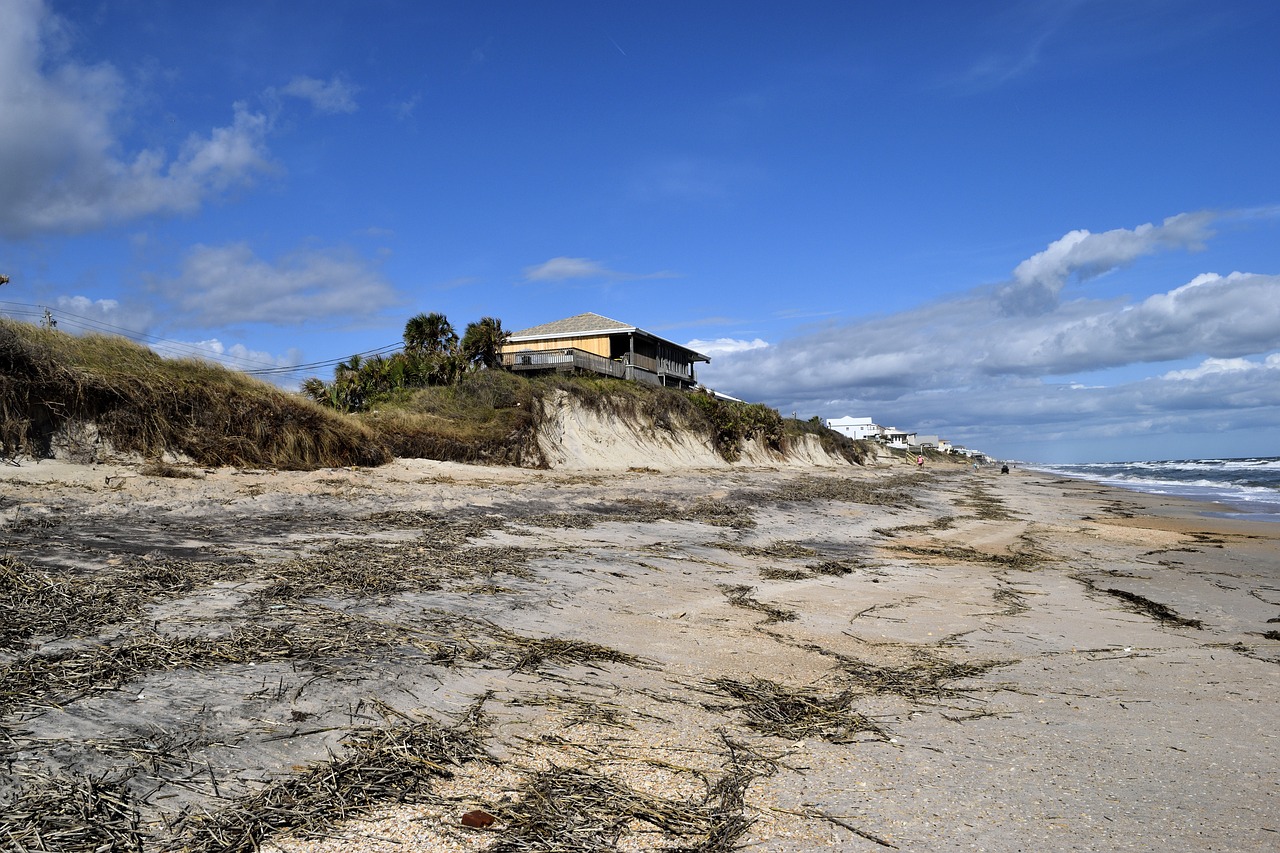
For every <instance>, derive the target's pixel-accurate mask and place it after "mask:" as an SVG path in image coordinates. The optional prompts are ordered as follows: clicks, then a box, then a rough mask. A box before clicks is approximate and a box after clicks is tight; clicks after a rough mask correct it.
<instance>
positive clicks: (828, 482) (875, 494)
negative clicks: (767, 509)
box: [766, 476, 919, 508]
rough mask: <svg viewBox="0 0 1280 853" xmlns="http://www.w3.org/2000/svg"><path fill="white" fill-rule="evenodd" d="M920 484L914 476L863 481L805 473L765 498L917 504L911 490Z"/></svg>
mask: <svg viewBox="0 0 1280 853" xmlns="http://www.w3.org/2000/svg"><path fill="white" fill-rule="evenodd" d="M918 483H919V479H918V478H915V477H893V478H891V479H887V480H860V479H849V478H845V477H815V476H803V477H797V478H796V479H794V480H792V481H790V482H788V483H784V484H783V485H781V486H779V487H778V488H777V489H775V490H773V491H772V492H771V493H769V494H768V495H767V496H766V499H767V500H770V501H778V502H786V503H813V502H815V501H844V502H846V503H860V504H871V505H874V506H891V507H897V508H905V507H911V506H916V505H917V502H916V499H915V497H914V496H913V494H912V490H913V488H914V487H915V486H916V485H918Z"/></svg>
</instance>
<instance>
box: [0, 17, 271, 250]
mask: <svg viewBox="0 0 1280 853" xmlns="http://www.w3.org/2000/svg"><path fill="white" fill-rule="evenodd" d="M60 25H61V24H60V21H59V19H57V18H56V17H55V16H53V15H52V14H51V13H50V12H49V11H48V9H47V8H46V6H45V4H44V3H43V2H40V0H11V1H10V2H5V3H0V105H2V107H3V109H2V110H0V114H2V115H3V121H0V234H4V235H6V236H11V237H20V236H23V235H26V234H30V233H33V232H39V231H63V232H75V231H83V230H88V229H92V228H98V227H101V226H103V225H105V224H107V223H110V222H115V221H119V220H122V219H133V218H137V217H142V216H147V215H152V214H168V213H183V212H190V211H194V210H196V209H198V208H199V207H200V205H201V204H202V203H203V202H204V200H205V199H207V198H208V197H210V196H211V195H214V194H216V193H218V192H221V191H224V190H226V189H227V188H229V187H232V186H238V185H244V184H248V183H251V182H252V180H253V179H254V177H255V176H256V175H258V174H259V173H262V172H264V171H267V170H268V169H269V162H268V155H267V151H266V147H265V144H264V139H265V136H266V132H267V124H268V123H267V120H266V118H265V117H264V116H262V115H260V114H257V113H253V112H250V111H249V110H248V109H247V108H246V107H245V105H243V104H236V105H234V107H233V113H234V117H233V120H232V123H231V124H230V125H228V126H226V127H220V128H214V129H213V130H211V131H210V132H209V133H208V134H207V135H201V134H191V135H190V136H189V137H188V138H187V140H186V142H185V143H183V145H182V146H181V148H180V150H179V151H178V152H177V153H176V154H170V153H169V152H166V151H164V150H161V149H157V148H146V149H141V150H136V151H133V152H132V153H130V152H128V151H127V150H126V148H127V147H126V144H125V142H124V140H123V139H121V138H120V137H119V136H118V134H117V132H116V128H115V122H116V120H117V118H120V117H122V116H121V113H122V111H123V104H124V94H125V81H124V80H123V78H122V77H121V75H120V73H119V72H118V71H117V70H116V69H115V68H114V67H112V66H111V65H108V64H99V65H93V66H88V65H81V64H78V63H75V62H73V61H69V60H68V61H61V62H58V61H57V60H58V59H59V57H55V56H52V55H50V54H51V53H52V51H51V50H50V49H49V43H50V41H51V37H52V35H53V34H54V33H56V31H57V30H58V28H59V27H60Z"/></svg>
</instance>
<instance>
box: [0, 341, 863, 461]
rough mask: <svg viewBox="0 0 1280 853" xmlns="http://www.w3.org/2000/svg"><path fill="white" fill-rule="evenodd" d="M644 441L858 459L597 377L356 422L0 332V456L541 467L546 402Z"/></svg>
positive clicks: (418, 397) (136, 357) (172, 362)
mask: <svg viewBox="0 0 1280 853" xmlns="http://www.w3.org/2000/svg"><path fill="white" fill-rule="evenodd" d="M563 395H568V396H569V397H570V398H571V399H572V400H573V401H574V402H575V403H576V404H578V405H581V406H583V407H584V408H587V409H589V410H591V411H593V412H595V413H597V414H599V415H601V416H604V417H611V418H616V419H618V420H621V421H624V422H629V423H632V424H638V425H641V426H642V427H644V428H646V429H652V430H655V431H667V432H672V433H675V432H689V433H692V434H693V435H695V436H699V437H702V438H704V439H705V440H706V441H707V442H708V444H709V445H710V446H711V447H713V448H714V449H715V450H716V451H717V452H718V453H719V454H720V455H721V456H722V457H723V458H724V459H726V460H728V461H730V462H734V461H737V460H738V459H740V458H741V456H742V453H743V452H744V449H745V447H746V444H747V443H748V442H752V441H754V442H757V443H758V444H760V445H761V446H763V447H766V448H768V449H771V450H773V451H775V452H778V453H786V452H788V450H789V448H790V446H791V445H792V443H793V442H794V441H795V440H796V439H798V438H801V437H803V436H808V435H816V436H818V437H819V440H820V441H821V442H822V446H823V448H824V449H825V450H826V451H827V452H828V453H832V454H833V455H838V456H841V457H843V458H844V459H846V460H847V461H849V462H851V463H854V464H858V463H861V462H862V460H863V459H864V458H865V457H866V455H867V453H866V451H865V449H864V448H861V447H860V446H859V444H858V443H856V442H851V441H849V440H848V439H846V438H844V437H843V436H840V435H839V434H837V433H834V432H832V431H831V430H828V429H826V428H825V427H823V426H822V425H821V424H818V423H811V422H804V423H802V422H799V421H796V420H794V419H787V420H784V419H783V418H782V417H780V416H779V414H778V413H777V411H775V410H773V409H771V408H769V407H767V406H764V405H761V404H759V403H741V402H738V401H734V400H726V399H723V398H719V397H715V396H712V395H710V394H705V393H697V392H695V393H689V392H684V391H679V390H675V389H670V388H662V387H657V386H652V385H645V384H641V383H637V382H626V381H622V380H617V379H611V378H605V377H597V376H583V375H579V376H558V375H556V376H544V377H536V378H526V377H523V376H518V375H515V374H512V373H508V372H506V371H503V370H472V371H468V372H465V373H463V374H461V375H460V376H458V377H457V378H456V381H454V382H453V383H452V384H448V385H434V386H430V387H424V388H416V389H399V390H396V391H394V392H391V393H387V394H384V395H382V396H381V397H379V398H376V399H373V400H370V401H369V404H368V405H367V406H366V407H365V410H364V411H362V412H361V413H359V414H354V415H353V414H346V413H344V412H340V411H338V410H336V409H333V408H329V407H326V406H322V405H320V404H318V403H315V402H313V401H311V400H309V399H307V398H306V397H305V396H304V395H302V394H296V393H290V392H288V391H285V390H283V389H280V388H278V387H276V386H274V385H270V384H268V383H266V382H261V381H259V380H257V379H254V378H252V377H250V376H248V375H246V374H244V373H240V372H237V371H233V370H228V369H226V368H223V367H221V366H219V365H216V364H213V363H210V362H206V361H202V360H199V359H167V358H162V357H161V356H159V355H157V354H156V353H155V352H153V351H151V350H149V349H147V348H146V347H144V346H140V345H138V344H136V343H133V342H132V341H129V340H127V339H125V338H122V337H117V336H110V335H85V336H73V335H68V334H66V333H63V332H59V331H57V330H56V329H45V328H41V327H38V326H34V325H31V324H27V323H20V322H15V321H13V320H8V319H4V318H0V453H2V454H3V455H5V456H8V457H13V456H16V455H18V454H24V455H27V456H31V457H34V458H46V457H50V456H53V455H55V453H57V454H58V455H62V456H65V457H67V458H71V459H73V460H75V461H80V462H93V461H100V460H104V459H108V458H111V457H112V456H117V455H123V456H126V457H127V456H135V457H140V458H142V459H145V460H151V462H152V464H153V466H155V467H154V468H153V469H151V470H152V471H153V472H154V473H155V474H156V475H167V476H173V475H175V474H176V473H177V472H176V471H175V470H174V469H173V468H172V467H171V466H169V467H166V466H167V465H168V463H170V462H173V461H177V460H182V461H187V462H191V463H195V464H197V465H203V466H237V467H259V468H278V469H284V470H313V469H316V468H326V467H340V466H349V465H381V464H384V463H386V462H389V461H390V460H391V459H392V458H395V457H401V458H422V459H436V460H441V461H450V462H468V463H482V464H490V465H521V466H526V467H545V466H546V464H547V461H546V459H545V457H544V455H543V452H542V450H541V448H540V445H539V442H538V434H539V429H540V427H541V421H542V419H543V417H544V413H545V412H546V411H547V410H548V409H549V403H550V401H551V400H552V399H553V398H559V397H561V396H563Z"/></svg>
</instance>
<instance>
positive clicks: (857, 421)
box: [827, 418, 880, 441]
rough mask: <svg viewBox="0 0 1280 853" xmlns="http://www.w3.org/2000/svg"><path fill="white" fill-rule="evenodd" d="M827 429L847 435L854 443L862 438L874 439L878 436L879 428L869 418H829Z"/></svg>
mask: <svg viewBox="0 0 1280 853" xmlns="http://www.w3.org/2000/svg"><path fill="white" fill-rule="evenodd" d="M827 428H828V429H833V430H835V431H836V432H838V433H840V434H841V435H847V436H849V438H852V439H854V440H855V441H857V440H860V439H864V438H875V437H876V436H878V435H879V434H880V427H878V426H876V425H875V423H874V422H873V421H872V420H871V418H830V419H829V420H828V421H827Z"/></svg>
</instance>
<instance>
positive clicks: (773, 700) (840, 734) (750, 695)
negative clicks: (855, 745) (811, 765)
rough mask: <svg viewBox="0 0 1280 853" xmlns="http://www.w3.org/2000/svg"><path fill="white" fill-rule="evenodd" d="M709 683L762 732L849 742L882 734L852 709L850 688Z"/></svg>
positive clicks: (730, 681) (765, 681)
mask: <svg viewBox="0 0 1280 853" xmlns="http://www.w3.org/2000/svg"><path fill="white" fill-rule="evenodd" d="M711 686H712V687H714V688H715V689H716V690H717V691H719V692H721V693H726V694H728V695H729V696H730V697H732V698H733V699H735V700H737V702H738V703H739V704H737V705H733V706H730V709H731V710H735V711H738V712H740V713H741V714H742V715H743V717H744V718H745V721H746V725H747V726H748V727H749V728H751V729H753V730H754V731H757V732H760V733H761V734H766V735H772V736H774V737H781V738H787V739H788V740H799V739H801V738H807V737H820V738H822V739H823V740H826V741H829V742H831V743H848V742H850V741H852V740H854V739H855V738H856V736H857V735H859V734H863V733H870V734H873V735H876V736H877V737H880V738H884V737H885V734H884V732H883V731H882V730H881V729H880V727H879V726H877V725H876V724H875V723H874V722H872V721H871V720H870V719H868V718H867V717H865V716H863V715H862V714H859V713H857V712H856V711H854V710H853V707H852V705H853V700H854V698H855V697H856V694H855V692H854V691H852V690H841V691H839V692H837V693H822V692H819V691H817V690H814V689H812V688H794V687H786V686H784V685H781V684H778V683H776V682H773V681H769V680H768V679H764V678H752V679H751V680H750V681H738V680H736V679H732V678H722V679H718V680H716V681H713V682H711ZM712 710H725V709H724V708H722V707H713V708H712Z"/></svg>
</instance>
